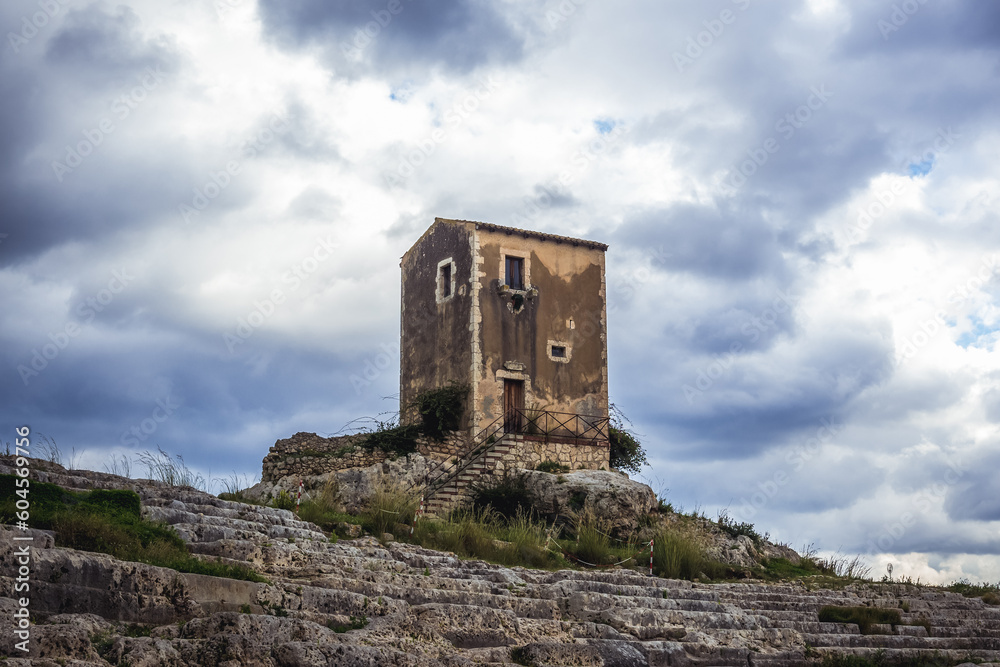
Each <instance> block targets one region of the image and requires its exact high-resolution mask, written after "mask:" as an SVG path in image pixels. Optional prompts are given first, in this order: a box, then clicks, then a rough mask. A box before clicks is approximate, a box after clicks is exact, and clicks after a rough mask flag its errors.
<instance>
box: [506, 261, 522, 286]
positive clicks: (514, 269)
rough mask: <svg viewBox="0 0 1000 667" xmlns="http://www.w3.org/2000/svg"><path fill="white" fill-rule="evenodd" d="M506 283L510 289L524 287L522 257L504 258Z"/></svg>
mask: <svg viewBox="0 0 1000 667" xmlns="http://www.w3.org/2000/svg"><path fill="white" fill-rule="evenodd" d="M506 269H507V271H506V283H507V286H508V287H510V288H511V289H524V258H523V257H509V256H508V257H507V258H506Z"/></svg>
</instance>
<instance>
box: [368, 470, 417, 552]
mask: <svg viewBox="0 0 1000 667" xmlns="http://www.w3.org/2000/svg"><path fill="white" fill-rule="evenodd" d="M417 504H418V501H417V499H416V498H414V497H413V496H412V495H410V494H408V493H405V492H403V490H402V489H401V487H400V486H399V485H398V484H397V483H395V482H393V481H391V480H389V479H387V478H382V479H381V480H380V481H379V482H378V483H377V484H376V485H375V493H373V494H372V497H371V498H370V499H369V500H368V504H367V507H366V508H365V510H364V512H363V513H362V515H361V525H362V526H364V528H365V530H367V531H368V532H370V533H371V534H372V535H374V536H375V537H377V538H379V539H381V538H382V534H383V533H391V532H392V529H393V527H394V526H395V525H396V524H397V523H404V524H409V523H412V522H413V516H414V514H416V512H417Z"/></svg>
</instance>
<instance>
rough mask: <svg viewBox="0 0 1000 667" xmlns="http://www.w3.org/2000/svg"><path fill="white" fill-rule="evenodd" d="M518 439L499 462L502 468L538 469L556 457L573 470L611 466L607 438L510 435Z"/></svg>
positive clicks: (513, 439) (510, 438) (502, 469)
mask: <svg viewBox="0 0 1000 667" xmlns="http://www.w3.org/2000/svg"><path fill="white" fill-rule="evenodd" d="M507 440H508V441H509V442H514V443H516V446H515V447H512V448H511V451H509V452H507V453H506V454H504V455H503V456H502V457H501V459H500V463H499V465H498V466H497V471H498V472H503V471H504V470H509V469H522V470H534V469H536V468H537V467H538V464H540V463H542V462H543V461H555V462H556V463H558V464H560V465H564V466H567V467H568V468H569V469H570V470H609V469H610V468H609V465H608V456H609V449H608V443H607V442H595V443H592V444H588V443H578V442H576V441H573V440H569V439H565V440H562V439H557V438H549V439H548V442H546V440H545V438H544V437H541V436H530V435H515V436H508V438H507Z"/></svg>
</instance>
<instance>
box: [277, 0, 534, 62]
mask: <svg viewBox="0 0 1000 667" xmlns="http://www.w3.org/2000/svg"><path fill="white" fill-rule="evenodd" d="M390 5H392V7H393V9H395V10H396V11H394V12H390V11H389V6H390ZM259 8H260V14H261V18H262V20H263V23H264V27H265V29H266V30H267V31H268V32H269V34H270V35H272V36H273V37H274V38H276V39H277V40H278V42H279V43H281V44H282V45H284V46H286V47H289V48H298V47H303V46H315V45H325V46H326V48H327V54H328V58H329V59H330V60H331V61H332V62H334V63H336V64H337V65H338V66H344V65H347V64H348V63H350V62H351V60H350V58H353V57H355V56H354V55H353V54H358V55H361V54H364V56H368V55H369V54H370V55H371V57H372V59H373V60H374V62H375V63H376V64H377V65H379V66H381V67H390V68H400V67H405V66H409V65H411V64H414V63H418V64H421V65H424V66H426V65H434V66H439V67H443V68H445V69H450V70H457V71H459V72H468V71H470V70H472V69H475V68H476V67H478V66H480V65H484V64H487V63H493V62H500V63H502V62H512V61H516V60H518V59H519V58H520V57H521V55H522V53H523V49H524V43H523V37H522V36H520V35H518V34H516V33H515V31H514V29H513V28H512V27H511V25H510V24H509V23H508V21H507V20H506V19H505V18H504V17H503V16H502V15H501V14H500V13H499V12H498V10H497V7H496V5H494V4H491V3H487V2H485V1H482V0H446V1H444V2H435V3H433V4H430V3H420V2H411V0H400V1H399V2H382V3H366V2H359V1H357V0H335V1H334V2H324V1H322V0H306V1H305V2H298V3H291V4H290V3H287V2H280V1H279V0H261V2H260V5H259ZM397 8H398V9H397ZM366 29H367V30H368V35H366V34H365V30H366ZM345 54H347V55H348V59H346V60H345ZM348 66H349V65H348Z"/></svg>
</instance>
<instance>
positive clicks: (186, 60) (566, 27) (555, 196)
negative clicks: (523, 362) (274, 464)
mask: <svg viewBox="0 0 1000 667" xmlns="http://www.w3.org/2000/svg"><path fill="white" fill-rule="evenodd" d="M0 26H2V28H3V31H4V33H5V35H6V36H5V38H4V42H5V44H4V49H3V55H2V60H0V69H2V78H0V113H2V123H3V128H4V131H3V134H2V139H0V152H2V161H0V169H2V177H3V178H2V180H0V203H2V211H3V214H2V216H0V289H2V293H3V295H4V296H3V306H4V307H3V309H2V311H0V357H2V363H0V371H2V372H3V373H5V374H6V376H5V380H4V381H3V382H2V383H0V392H2V394H0V416H2V417H0V428H2V432H0V440H2V441H12V440H13V437H14V428H15V426H18V425H22V424H28V425H30V426H31V427H32V428H33V429H34V431H35V433H36V434H44V435H45V436H47V437H48V438H50V439H52V440H54V441H55V442H57V443H58V445H59V447H60V448H61V449H62V451H63V453H64V455H72V454H73V453H74V452H75V458H76V463H77V464H78V465H80V466H82V467H90V468H94V469H102V467H103V466H104V465H105V464H106V463H107V462H108V461H109V459H110V457H111V456H112V455H129V456H135V455H136V454H137V453H138V452H141V451H144V450H148V449H154V448H155V447H157V446H159V447H162V448H163V449H165V450H166V451H168V452H170V453H172V454H180V455H182V456H183V457H184V459H185V461H186V462H187V463H188V464H189V465H191V466H192V467H193V468H195V469H196V470H198V471H200V472H202V473H203V474H204V475H205V476H206V477H209V478H212V477H221V476H227V475H229V474H231V473H233V472H235V473H240V474H251V475H252V474H259V470H260V464H259V462H260V460H261V458H263V456H264V455H265V454H266V452H267V449H268V447H269V446H270V445H272V444H273V443H274V441H275V440H276V439H278V438H284V437H287V436H289V435H291V434H293V433H295V432H297V431H316V432H319V433H322V434H332V433H335V432H338V431H340V430H341V429H342V428H343V426H344V425H345V424H346V423H347V422H349V421H350V420H351V419H354V418H356V417H359V416H363V415H376V414H378V413H380V412H384V411H392V410H394V408H395V403H394V398H395V396H396V394H397V392H398V387H397V377H398V358H397V357H396V354H397V349H398V348H397V344H398V332H399V287H398V285H399V265H398V263H399V258H400V256H401V255H402V254H403V252H404V251H405V250H406V249H407V248H408V247H409V246H410V245H411V244H412V242H413V241H414V240H415V239H416V238H417V237H418V236H419V235H420V233H421V232H422V231H423V230H424V229H425V228H426V227H427V226H428V225H430V224H431V222H432V221H433V219H434V217H435V216H441V217H450V218H462V219H471V220H484V221H488V222H494V223H497V224H505V225H513V226H518V227H529V228H533V229H538V230H542V231H546V232H552V233H557V234H565V235H571V236H581V237H584V238H588V239H594V240H598V241H602V242H605V243H608V244H609V245H610V249H609V251H608V284H609V294H608V301H609V318H610V323H609V354H610V381H611V394H612V400H613V401H614V402H615V403H616V404H617V405H618V406H619V407H620V408H622V409H623V411H624V412H625V413H626V414H627V415H628V416H629V417H630V418H631V419H632V421H633V423H634V428H635V430H636V431H637V432H639V433H640V434H641V435H642V436H643V437H642V440H643V442H644V444H645V445H646V448H647V451H648V453H649V458H650V463H651V466H650V468H649V469H647V470H646V471H644V475H643V477H644V478H645V479H647V480H648V481H649V482H650V484H651V485H652V486H653V487H654V489H655V490H657V491H659V492H660V493H662V494H664V495H665V496H666V497H667V498H668V499H670V500H671V501H672V502H673V503H674V505H675V506H682V507H683V508H684V509H686V510H688V511H691V510H693V509H698V510H700V511H704V512H705V513H706V514H707V515H709V516H711V517H713V518H714V516H715V515H716V514H717V513H718V512H719V511H720V510H723V509H728V512H729V513H730V514H731V515H732V516H734V517H736V518H737V519H738V520H747V521H752V522H753V523H755V524H756V525H757V527H758V529H759V530H760V531H761V532H764V531H770V533H771V536H772V537H773V538H776V539H778V540H781V541H783V542H787V543H790V544H791V545H792V546H793V547H796V548H799V547H802V546H803V545H806V544H814V545H815V546H816V547H818V548H819V549H821V550H823V552H825V553H832V552H837V551H839V552H840V553H841V554H847V555H854V554H858V553H862V554H867V555H868V558H869V562H870V563H871V564H872V566H873V571H874V574H875V576H880V575H881V574H882V573H884V572H885V566H886V564H888V563H892V564H893V566H894V573H895V574H897V575H899V574H908V575H911V576H913V577H920V578H921V579H922V580H924V581H932V582H937V581H951V580H953V579H956V578H959V577H963V576H966V577H969V578H971V579H973V580H987V581H998V580H1000V558H998V554H1000V493H998V491H1000V489H998V486H1000V482H998V479H1000V477H998V475H997V472H996V471H997V470H998V469H1000V448H998V445H1000V435H998V429H997V427H998V423H1000V359H998V356H997V354H996V352H995V350H994V348H995V345H996V341H997V331H998V326H1000V324H998V315H1000V311H998V307H997V295H998V284H1000V283H998V277H997V273H998V272H997V268H998V267H997V262H998V245H1000V243H998V242H1000V220H998V214H997V211H998V205H1000V162H998V160H997V155H998V154H1000V114H998V113H997V109H1000V6H997V4H996V3H991V2H977V1H975V0H964V1H961V0H905V1H901V2H890V1H889V0H865V1H862V0H769V1H768V2H767V3H765V2H763V0H707V1H705V0H703V1H700V2H680V1H679V0H670V1H663V0H655V1H654V0H649V1H645V2H638V1H637V2H627V3H611V2H602V1H598V0H561V1H560V0H503V1H495V2H487V1H486V0H447V1H444V0H442V1H436V2H433V3H432V2H429V1H427V0H372V1H370V2H363V1H361V0H327V1H322V0H300V1H291V2H290V1H288V0H256V2H255V1H254V0H208V1H199V2H192V1H185V0H173V1H172V2H162V0H157V1H154V0H127V1H125V2H120V3H119V2H92V1H90V0H10V1H8V2H4V3H3V5H2V7H0ZM138 472H142V471H141V469H139V470H138Z"/></svg>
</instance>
